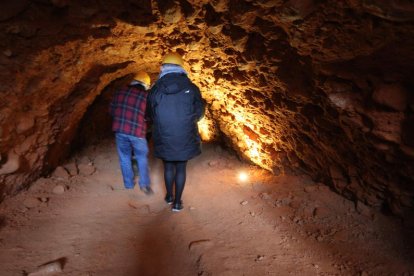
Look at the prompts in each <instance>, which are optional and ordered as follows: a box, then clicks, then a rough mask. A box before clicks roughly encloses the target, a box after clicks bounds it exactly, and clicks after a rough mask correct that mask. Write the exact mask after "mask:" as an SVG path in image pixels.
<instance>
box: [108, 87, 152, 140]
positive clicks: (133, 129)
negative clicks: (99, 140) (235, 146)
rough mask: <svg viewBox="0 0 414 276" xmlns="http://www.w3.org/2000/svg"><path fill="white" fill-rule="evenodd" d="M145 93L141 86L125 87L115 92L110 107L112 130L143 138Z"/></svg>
mask: <svg viewBox="0 0 414 276" xmlns="http://www.w3.org/2000/svg"><path fill="white" fill-rule="evenodd" d="M146 106H147V92H146V91H145V89H144V87H143V86H141V85H133V86H132V85H129V86H125V87H123V88H122V89H120V90H119V91H117V92H116V93H115V95H114V97H113V99H112V102H111V105H110V113H111V115H112V119H113V120H112V130H113V131H115V132H119V133H123V134H128V135H133V136H136V137H140V138H145V135H146V132H147V124H146V122H145V109H146Z"/></svg>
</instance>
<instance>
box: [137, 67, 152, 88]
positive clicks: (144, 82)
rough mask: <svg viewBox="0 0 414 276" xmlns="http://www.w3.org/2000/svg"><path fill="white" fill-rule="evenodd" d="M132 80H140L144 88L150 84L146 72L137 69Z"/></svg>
mask: <svg viewBox="0 0 414 276" xmlns="http://www.w3.org/2000/svg"><path fill="white" fill-rule="evenodd" d="M134 80H136V81H138V82H140V83H141V84H142V85H143V86H144V87H145V89H148V88H149V87H150V85H151V79H150V76H149V75H148V74H147V72H145V71H142V70H141V71H138V72H137V73H136V74H135V75H134Z"/></svg>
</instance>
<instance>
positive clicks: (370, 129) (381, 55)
mask: <svg viewBox="0 0 414 276" xmlns="http://www.w3.org/2000/svg"><path fill="white" fill-rule="evenodd" d="M26 3H27V1H5V2H4V3H2V4H1V5H2V7H7V8H5V9H1V14H0V29H1V30H2V32H1V33H0V37H1V39H0V50H1V52H3V55H0V69H1V70H0V78H1V79H2V82H1V84H0V92H1V93H0V98H1V100H0V124H1V134H2V136H1V155H2V156H5V155H7V152H10V151H11V150H14V151H15V152H18V153H19V155H21V157H22V160H24V167H22V168H21V169H19V173H11V174H7V175H1V176H0V181H1V183H4V185H2V186H1V188H0V189H1V194H3V195H5V194H12V193H14V192H16V191H17V190H18V189H19V185H23V186H27V185H29V183H30V182H31V181H33V180H34V179H35V178H37V177H38V176H40V175H41V174H42V173H45V172H48V171H50V170H52V169H54V168H55V167H56V166H57V165H59V164H61V162H62V160H64V158H66V156H67V155H68V153H69V152H70V145H71V143H72V142H73V141H74V139H75V138H77V140H82V137H91V135H93V134H94V133H96V134H100V133H103V132H104V131H102V128H103V127H107V126H108V117H105V116H107V115H103V116H96V113H94V112H93V111H95V112H100V113H104V110H105V109H106V104H107V102H108V101H109V99H110V94H111V93H112V92H113V90H114V89H115V88H116V87H118V86H119V85H120V82H119V81H120V80H123V81H126V80H128V78H129V77H130V74H131V73H133V72H135V71H136V70H139V69H145V70H147V71H149V73H150V74H151V77H152V79H153V80H155V78H156V76H157V74H158V71H159V65H160V60H161V58H162V56H163V55H164V54H165V53H166V52H168V51H170V50H176V51H178V52H180V53H181V54H182V55H183V56H184V59H185V60H186V65H185V66H186V68H187V69H188V71H189V73H190V76H191V78H192V79H193V80H194V82H195V83H196V84H197V85H198V86H199V87H200V88H201V91H202V95H203V97H204V98H205V99H206V101H207V103H208V112H207V117H206V119H205V120H204V121H203V122H202V124H201V125H200V130H201V131H202V135H203V138H204V139H206V140H208V139H218V138H219V137H220V139H221V138H222V141H224V142H225V143H226V145H227V146H230V147H232V148H234V149H235V150H236V152H237V153H238V154H239V155H240V156H241V157H243V158H246V159H249V160H251V161H252V162H253V163H255V164H257V165H259V166H261V167H263V168H266V169H268V170H270V171H272V172H274V173H277V174H278V173H284V172H289V173H292V172H294V173H303V172H305V173H308V174H310V175H312V176H313V177H314V178H315V180H317V181H320V182H324V183H326V184H328V185H331V186H332V187H333V188H334V189H335V190H336V191H337V192H338V193H341V194H343V195H344V196H346V197H348V198H352V199H355V198H358V199H359V200H360V201H361V202H362V203H364V204H368V205H371V206H376V207H378V208H381V207H384V205H386V206H399V203H400V202H401V205H403V206H405V207H409V206H407V205H411V204H412V203H413V200H412V199H413V194H414V186H413V182H414V172H413V170H412V168H413V164H414V161H413V154H412V152H413V148H414V144H413V141H414V139H413V137H414V132H413V129H414V127H413V118H414V115H413V112H414V111H413V106H414V97H413V95H412V93H413V87H414V83H413V81H412V72H413V71H414V53H413V49H414V35H413V34H414V28H413V27H414V26H413V24H414V23H413V10H414V5H413V4H412V3H411V2H410V1H398V2H393V1H392V2H389V1H383V0H370V1H358V0H347V1H337V2H335V3H333V2H329V1H312V0H309V1H294V0H290V1H280V0H272V1H252V0H242V1H236V0H215V1H206V0H203V1H195V0H179V1H178V0H177V1H176V0H169V1H149V0H138V1H123V2H119V1H105V2H102V3H101V2H99V3H95V2H89V1H50V2H49V1H34V2H31V3H30V5H27V4H26ZM5 52H6V53H7V54H4V53H5ZM87 122H89V123H91V122H92V123H93V122H95V124H88V123H87ZM100 122H103V123H102V124H101V123H100ZM88 125H89V126H91V125H93V127H90V129H89V130H86V126H88ZM79 126H81V129H82V131H80V134H77V132H78V127H79ZM100 126H102V128H100ZM77 135H78V136H77ZM79 135H84V136H81V137H80V138H79ZM85 135H86V136H85ZM2 160H3V159H2ZM338 172H340V173H338ZM16 183H19V184H16ZM402 198H404V199H405V200H402ZM406 198H408V199H411V201H410V200H406ZM390 208H391V207H390ZM393 208H394V207H393ZM394 209H401V208H396V207H395V208H394ZM399 212H400V211H399Z"/></svg>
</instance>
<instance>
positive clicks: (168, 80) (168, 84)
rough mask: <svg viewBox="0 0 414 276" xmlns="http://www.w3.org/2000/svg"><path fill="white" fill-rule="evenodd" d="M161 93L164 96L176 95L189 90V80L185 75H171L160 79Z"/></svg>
mask: <svg viewBox="0 0 414 276" xmlns="http://www.w3.org/2000/svg"><path fill="white" fill-rule="evenodd" d="M159 82H160V86H161V87H162V89H161V92H162V93H164V94H176V93H178V92H180V91H183V90H184V89H188V87H189V85H188V84H189V80H188V78H187V76H186V75H185V74H180V73H170V74H167V75H165V76H163V77H162V78H161V79H159Z"/></svg>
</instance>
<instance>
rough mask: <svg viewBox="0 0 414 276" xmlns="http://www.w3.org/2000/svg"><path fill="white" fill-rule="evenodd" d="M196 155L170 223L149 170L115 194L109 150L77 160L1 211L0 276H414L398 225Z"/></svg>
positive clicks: (301, 187) (209, 152)
mask: <svg viewBox="0 0 414 276" xmlns="http://www.w3.org/2000/svg"><path fill="white" fill-rule="evenodd" d="M203 149H204V151H203V154H202V155H201V156H199V157H197V158H196V159H194V160H192V161H190V163H189V166H188V172H187V184H186V188H185V191H184V196H183V201H184V206H185V209H184V210H183V211H182V212H180V213H173V212H171V210H170V206H169V205H167V204H166V203H165V202H164V201H163V197H164V195H165V189H164V186H163V179H162V163H161V162H160V161H159V160H156V159H153V158H151V159H150V164H151V179H152V182H153V189H154V191H155V194H154V195H153V196H150V197H148V196H145V195H144V194H143V193H142V192H141V191H139V189H138V188H137V187H136V188H135V189H134V190H132V191H131V190H128V191H127V190H124V189H123V185H122V180H121V173H120V169H119V164H118V158H117V155H116V150H115V145H114V142H113V140H112V139H111V140H106V141H103V142H102V143H101V144H99V145H96V146H90V147H88V148H86V149H85V150H83V151H82V152H80V153H77V154H76V155H75V156H73V157H72V158H71V159H70V160H68V161H67V164H65V165H64V166H65V167H66V168H68V169H69V171H71V172H72V174H74V175H73V176H71V177H69V175H65V173H66V172H65V171H63V170H57V171H55V173H54V174H52V176H51V177H48V178H41V179H39V180H38V181H36V182H35V183H34V184H33V185H32V186H31V188H30V189H29V190H28V191H23V192H21V193H20V194H19V195H17V196H15V197H12V198H8V199H6V200H5V201H4V202H3V203H2V204H1V205H0V275H23V274H24V273H25V272H33V271H36V270H37V269H38V266H40V265H42V264H44V263H48V262H51V261H53V260H57V259H60V260H63V263H64V266H63V273H61V274H62V275H203V276H206V275H414V261H413V260H414V254H413V250H412V237H413V235H412V233H411V235H410V233H409V232H408V231H407V229H404V228H403V227H402V226H401V222H400V221H399V220H398V219H396V218H393V217H388V216H384V215H382V214H380V213H376V212H374V211H371V210H369V209H368V208H366V207H364V206H359V207H358V208H355V205H354V203H352V202H351V201H348V200H346V199H343V198H342V197H340V196H339V195H337V194H335V193H333V192H332V191H330V189H329V188H328V187H326V186H324V185H322V184H318V183H314V182H312V181H311V180H310V179H309V178H308V177H307V176H293V175H283V176H272V175H270V174H269V173H268V172H266V171H263V170H260V169H258V168H256V167H253V166H251V165H248V164H246V163H243V162H241V161H239V160H238V159H237V158H235V156H234V155H232V154H231V153H229V152H227V151H224V150H223V149H222V148H220V147H219V146H217V145H212V144H207V145H203ZM75 164H76V165H75ZM76 166H77V167H78V168H79V173H77V172H76ZM241 170H244V171H246V172H248V173H249V175H250V178H249V180H248V181H246V182H241V181H240V180H238V178H237V174H238V172H239V171H241ZM93 171H94V172H93ZM92 172H93V173H92ZM90 173H92V174H90ZM62 187H64V188H65V191H64V192H63V191H62V190H59V189H61V188H62ZM34 275H38V274H34Z"/></svg>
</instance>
